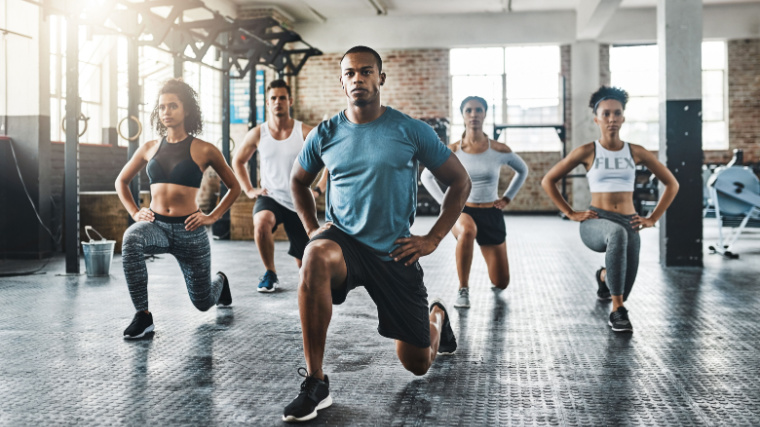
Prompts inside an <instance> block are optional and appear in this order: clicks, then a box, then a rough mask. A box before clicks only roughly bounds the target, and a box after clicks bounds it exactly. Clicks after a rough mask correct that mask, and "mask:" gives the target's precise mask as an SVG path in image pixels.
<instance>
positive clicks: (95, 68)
mask: <svg viewBox="0 0 760 427" xmlns="http://www.w3.org/2000/svg"><path fill="white" fill-rule="evenodd" d="M49 22H50V139H51V140H52V141H64V140H65V139H66V132H64V131H63V128H62V121H63V119H64V118H65V117H66V20H65V19H64V18H62V17H59V16H56V15H51V16H50V19H49ZM79 34H80V35H79V97H80V98H81V101H82V102H81V105H80V111H81V112H82V114H84V115H85V117H88V120H87V130H86V131H85V132H84V134H83V135H82V136H81V137H80V138H79V142H85V143H92V144H100V143H102V139H103V135H102V131H101V128H102V127H103V125H102V123H103V111H104V106H103V105H102V96H101V90H102V86H103V81H102V78H103V76H102V73H103V60H104V58H105V57H106V56H107V53H108V50H109V49H110V45H109V40H108V39H107V38H106V37H105V36H97V35H91V36H90V37H87V35H86V34H85V32H84V31H80V33H79ZM79 127H80V132H81V131H82V130H84V123H83V122H81V121H80V122H79Z"/></svg>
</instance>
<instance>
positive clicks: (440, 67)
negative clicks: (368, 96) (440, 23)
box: [293, 49, 451, 125]
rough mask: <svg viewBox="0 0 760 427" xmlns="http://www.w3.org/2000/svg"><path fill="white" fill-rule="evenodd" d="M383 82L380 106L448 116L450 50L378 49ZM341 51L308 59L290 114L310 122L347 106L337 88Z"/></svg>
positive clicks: (417, 115) (418, 115)
mask: <svg viewBox="0 0 760 427" xmlns="http://www.w3.org/2000/svg"><path fill="white" fill-rule="evenodd" d="M379 53H380V56H381V57H382V58H383V71H384V72H385V73H386V75H387V76H388V77H387V80H386V83H385V85H384V86H383V88H382V90H381V99H382V103H383V105H389V106H391V107H393V108H395V109H397V110H400V111H402V112H404V113H406V114H408V115H410V116H412V117H415V118H423V117H451V111H450V104H451V102H450V88H449V50H448V49H420V50H391V51H380V52H379ZM342 56H343V54H342V53H332V54H325V55H322V56H318V57H314V58H310V59H309V60H308V61H307V62H306V65H305V66H304V67H303V69H302V70H301V73H300V74H299V75H298V79H296V81H295V82H294V86H295V92H296V94H295V97H296V99H295V103H294V106H293V115H294V116H295V117H296V118H297V119H299V120H302V121H304V122H306V123H309V124H312V125H315V124H317V123H319V122H320V121H322V119H323V118H325V117H332V116H333V115H335V114H337V113H338V112H339V111H341V110H343V109H345V108H346V97H345V95H344V94H343V91H342V90H341V87H340V82H339V80H338V79H339V78H340V65H339V64H340V58H341V57H342Z"/></svg>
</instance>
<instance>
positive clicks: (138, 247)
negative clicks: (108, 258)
mask: <svg viewBox="0 0 760 427" xmlns="http://www.w3.org/2000/svg"><path fill="white" fill-rule="evenodd" d="M154 215H155V221H154V222H146V221H140V222H136V223H134V224H132V225H131V226H130V227H129V228H128V229H127V231H126V232H124V241H123V242H122V245H121V254H122V255H121V258H122V262H123V264H124V275H125V276H126V278H127V286H129V296H131V297H132V304H134V306H135V309H136V310H137V311H141V310H147V309H148V269H147V268H146V266H145V255H155V254H166V253H169V254H172V255H174V257H175V258H176V259H177V261H178V262H179V266H180V268H181V269H182V274H183V275H184V276H185V284H186V285H187V293H188V294H189V295H190V301H192V302H193V305H194V306H195V307H196V308H197V309H198V310H201V311H206V310H208V309H209V308H211V307H212V306H213V305H214V304H216V302H217V300H219V295H221V293H222V286H223V284H224V278H223V277H222V275H221V274H219V273H217V274H216V277H215V278H214V280H213V281H212V280H211V247H210V246H209V242H208V234H207V231H206V227H200V228H197V229H196V230H194V231H187V230H185V224H184V220H185V218H187V217H166V216H163V215H158V214H154Z"/></svg>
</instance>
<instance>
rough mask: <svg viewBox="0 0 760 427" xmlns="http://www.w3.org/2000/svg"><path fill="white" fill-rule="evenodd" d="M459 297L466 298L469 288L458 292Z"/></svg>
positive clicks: (468, 294)
mask: <svg viewBox="0 0 760 427" xmlns="http://www.w3.org/2000/svg"><path fill="white" fill-rule="evenodd" d="M459 296H460V297H468V296H470V288H462V289H460V290H459Z"/></svg>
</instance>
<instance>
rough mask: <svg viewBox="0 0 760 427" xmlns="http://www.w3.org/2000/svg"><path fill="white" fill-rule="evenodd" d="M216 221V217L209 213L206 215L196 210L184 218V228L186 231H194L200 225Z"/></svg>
mask: <svg viewBox="0 0 760 427" xmlns="http://www.w3.org/2000/svg"><path fill="white" fill-rule="evenodd" d="M215 222H216V218H214V217H212V216H211V215H206V214H205V213H203V212H201V211H198V212H196V213H194V214H192V215H190V216H189V217H187V219H186V220H185V230H187V231H194V230H195V229H197V228H198V227H200V226H202V225H211V224H213V223H215Z"/></svg>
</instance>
